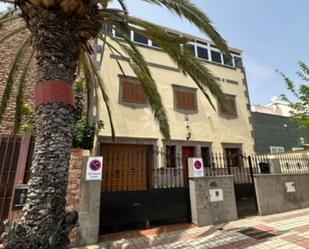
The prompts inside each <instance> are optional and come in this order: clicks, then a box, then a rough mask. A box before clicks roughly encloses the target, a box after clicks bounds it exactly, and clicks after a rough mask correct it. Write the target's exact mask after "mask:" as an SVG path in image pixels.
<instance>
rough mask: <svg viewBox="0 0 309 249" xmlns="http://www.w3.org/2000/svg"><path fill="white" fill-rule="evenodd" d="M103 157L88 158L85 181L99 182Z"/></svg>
mask: <svg viewBox="0 0 309 249" xmlns="http://www.w3.org/2000/svg"><path fill="white" fill-rule="evenodd" d="M102 169H103V157H101V156H99V157H89V158H88V162H87V170H86V181H101V180H102Z"/></svg>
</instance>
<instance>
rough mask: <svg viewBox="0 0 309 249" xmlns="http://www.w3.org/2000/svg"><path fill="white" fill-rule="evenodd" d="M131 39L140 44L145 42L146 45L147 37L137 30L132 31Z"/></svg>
mask: <svg viewBox="0 0 309 249" xmlns="http://www.w3.org/2000/svg"><path fill="white" fill-rule="evenodd" d="M133 40H134V41H135V42H138V43H142V44H145V45H148V38H147V37H145V36H143V35H141V34H139V33H137V32H133Z"/></svg>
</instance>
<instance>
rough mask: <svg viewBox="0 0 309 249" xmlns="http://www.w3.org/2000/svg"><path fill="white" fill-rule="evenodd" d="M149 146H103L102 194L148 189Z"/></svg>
mask: <svg viewBox="0 0 309 249" xmlns="http://www.w3.org/2000/svg"><path fill="white" fill-rule="evenodd" d="M148 149H149V146H147V145H132V144H130V145H129V144H103V145H102V147H101V155H102V156H103V160H104V167H103V180H102V192H115V191H116V192H119V191H137V190H146V189H147V169H146V168H147V155H148V154H147V151H148Z"/></svg>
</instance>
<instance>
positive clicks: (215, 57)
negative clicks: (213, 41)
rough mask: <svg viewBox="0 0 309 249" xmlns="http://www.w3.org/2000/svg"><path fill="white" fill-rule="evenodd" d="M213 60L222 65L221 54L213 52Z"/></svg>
mask: <svg viewBox="0 0 309 249" xmlns="http://www.w3.org/2000/svg"><path fill="white" fill-rule="evenodd" d="M211 60H212V61H213V62H217V63H220V64H222V59H221V54H220V52H217V51H214V50H211Z"/></svg>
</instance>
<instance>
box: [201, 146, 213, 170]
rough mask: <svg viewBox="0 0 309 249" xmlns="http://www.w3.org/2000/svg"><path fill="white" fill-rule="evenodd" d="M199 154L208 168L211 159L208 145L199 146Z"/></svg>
mask: <svg viewBox="0 0 309 249" xmlns="http://www.w3.org/2000/svg"><path fill="white" fill-rule="evenodd" d="M201 156H202V159H203V164H204V167H206V168H210V167H211V160H210V151H209V147H201Z"/></svg>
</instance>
